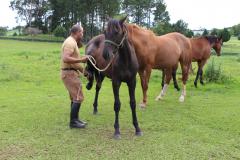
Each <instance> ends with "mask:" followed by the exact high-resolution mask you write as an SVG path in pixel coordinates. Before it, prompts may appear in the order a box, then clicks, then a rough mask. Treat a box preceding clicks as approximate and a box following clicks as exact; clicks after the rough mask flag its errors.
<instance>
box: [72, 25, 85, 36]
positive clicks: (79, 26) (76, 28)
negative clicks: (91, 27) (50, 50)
mask: <svg viewBox="0 0 240 160" xmlns="http://www.w3.org/2000/svg"><path fill="white" fill-rule="evenodd" d="M82 30H83V28H82V26H81V25H80V24H75V25H73V26H72V28H71V29H70V33H71V34H72V33H73V34H75V33H77V32H79V31H82Z"/></svg>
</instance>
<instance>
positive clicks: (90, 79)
mask: <svg viewBox="0 0 240 160" xmlns="http://www.w3.org/2000/svg"><path fill="white" fill-rule="evenodd" d="M85 71H86V72H87V79H88V83H87V85H86V88H87V89H88V90H90V89H91V88H92V86H93V82H94V73H95V71H94V68H93V67H92V66H91V64H90V63H89V62H88V63H87V67H86V68H85Z"/></svg>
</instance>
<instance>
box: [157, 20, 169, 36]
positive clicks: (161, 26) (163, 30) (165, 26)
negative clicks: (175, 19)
mask: <svg viewBox="0 0 240 160" xmlns="http://www.w3.org/2000/svg"><path fill="white" fill-rule="evenodd" d="M152 30H153V32H154V33H156V34H157V35H164V34H167V33H170V32H172V31H173V28H172V25H171V24H170V23H168V22H166V23H165V22H158V23H157V24H156V25H155V26H154V27H153V28H152Z"/></svg>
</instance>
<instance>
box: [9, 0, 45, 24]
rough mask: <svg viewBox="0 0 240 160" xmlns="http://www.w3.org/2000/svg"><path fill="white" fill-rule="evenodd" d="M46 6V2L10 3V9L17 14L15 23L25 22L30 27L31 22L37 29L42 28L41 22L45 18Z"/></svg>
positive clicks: (39, 0) (15, 0)
mask: <svg viewBox="0 0 240 160" xmlns="http://www.w3.org/2000/svg"><path fill="white" fill-rule="evenodd" d="M48 6H49V4H48V0H12V1H11V2H10V8H12V10H15V11H17V13H18V16H17V17H16V19H17V21H19V20H21V21H25V22H26V24H27V26H29V27H32V23H33V21H34V23H35V25H36V26H37V27H39V28H41V27H42V26H43V24H42V23H43V21H42V20H43V19H44V17H45V18H46V14H47V12H48V11H49V8H48ZM36 26H35V27H36Z"/></svg>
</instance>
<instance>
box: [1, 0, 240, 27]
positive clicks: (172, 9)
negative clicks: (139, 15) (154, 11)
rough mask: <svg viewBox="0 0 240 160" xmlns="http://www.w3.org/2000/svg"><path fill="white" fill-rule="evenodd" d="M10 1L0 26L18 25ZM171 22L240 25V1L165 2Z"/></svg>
mask: <svg viewBox="0 0 240 160" xmlns="http://www.w3.org/2000/svg"><path fill="white" fill-rule="evenodd" d="M9 2H10V0H1V1H0V26H9V27H10V28H11V27H14V26H16V25H17V23H16V20H15V17H16V13H14V12H13V11H12V10H11V9H10V8H9ZM165 2H166V4H167V10H168V11H169V13H170V17H171V22H176V21H177V20H179V19H183V20H184V21H185V22H187V23H188V24H189V28H190V29H199V28H207V29H212V28H224V27H230V26H233V25H235V24H238V23H240V14H239V10H240V0H165Z"/></svg>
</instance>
